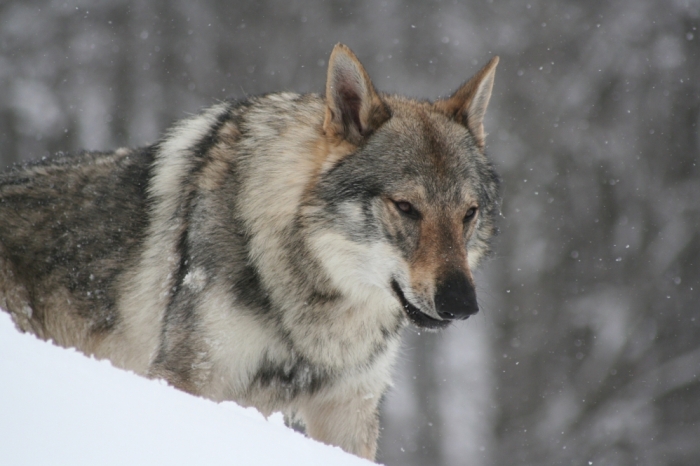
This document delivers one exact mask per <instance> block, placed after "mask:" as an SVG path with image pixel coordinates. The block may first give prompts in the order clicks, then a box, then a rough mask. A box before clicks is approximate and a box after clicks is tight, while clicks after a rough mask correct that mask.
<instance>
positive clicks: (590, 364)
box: [0, 0, 700, 466]
mask: <svg viewBox="0 0 700 466" xmlns="http://www.w3.org/2000/svg"><path fill="white" fill-rule="evenodd" d="M699 29H700V1H699V0H619V1H614V2H609V1H603V0H592V1H587V2H581V1H574V0H565V1H558V2H553V1H550V0H527V1H516V0H472V1H469V2H464V1H459V2H457V1H438V0H413V1H398V0H384V1H370V0H355V1H350V0H338V1H325V2H323V1H318V2H312V1H304V0H256V1H242V0H229V1H188V0H174V1H172V0H171V1H166V0H138V1H123V0H110V1H109V2H105V1H99V0H52V1H46V0H21V1H20V0H16V1H8V0H5V1H3V2H0V166H1V167H2V168H4V167H6V166H9V165H10V164H12V163H15V162H20V161H23V160H27V159H30V158H38V157H44V156H49V155H50V154H52V153H54V152H56V151H59V150H64V151H76V150H79V149H81V148H86V149H112V148H116V147H119V146H137V145H143V144H146V143H150V142H154V141H155V140H157V138H158V137H159V135H160V134H161V133H162V132H163V130H164V129H166V128H167V127H168V126H169V125H170V124H171V123H172V122H173V121H174V120H177V119H180V118H182V117H184V116H186V115H188V114H191V113H194V112H196V111H197V110H198V109H200V108H201V107H204V106H208V105H210V104H212V103H214V102H215V101H217V100H219V99H222V98H224V97H226V96H237V97H243V96H245V95H250V94H258V93H264V92H271V91H278V90H292V91H298V92H322V91H323V89H324V82H325V72H326V65H327V60H328V56H329V54H330V51H331V49H332V47H333V45H334V44H335V43H336V42H344V43H346V44H348V45H349V46H350V47H351V48H352V49H353V50H354V51H355V52H356V53H357V55H358V56H359V58H360V59H361V60H362V61H363V63H364V64H365V66H366V67H367V69H368V71H369V73H370V75H371V76H372V78H373V80H374V82H375V85H376V87H377V88H378V89H380V90H383V91H388V92H398V93H404V94H408V95H412V96H416V97H422V98H430V99H434V98H437V97H438V96H444V95H446V94H448V93H450V92H451V91H452V90H454V89H455V88H456V87H457V86H458V85H459V84H460V83H461V82H462V81H464V80H466V79H467V78H468V77H470V76H471V75H472V73H474V72H475V71H477V70H478V69H479V68H480V67H481V66H482V65H483V64H485V63H486V62H487V60H488V59H489V58H491V57H492V56H493V55H500V57H501V64H500V65H499V68H498V71H497V73H496V84H495V88H494V95H493V98H492V100H491V105H490V107H489V112H488V115H487V120H486V130H487V132H488V133H489V138H488V140H487V143H488V151H489V152H490V154H491V156H492V157H493V159H494V160H495V163H496V165H497V167H498V169H499V170H500V172H501V174H502V175H503V194H504V204H503V219H502V222H501V229H502V234H501V236H500V237H499V240H498V243H497V246H496V254H495V256H494V257H493V258H492V259H491V260H490V261H488V263H487V264H485V266H484V267H483V268H482V270H481V272H480V274H479V275H478V277H477V281H478V287H479V290H480V291H479V293H480V294H479V297H480V302H481V305H482V312H481V313H480V314H479V315H478V316H476V317H474V318H472V319H470V320H469V321H467V322H465V323H462V324H460V325H457V326H455V327H454V328H451V329H449V330H447V331H445V332H442V333H440V334H432V333H430V334H425V333H424V334H422V335H421V334H419V332H417V331H415V330H411V331H408V332H407V335H406V344H405V349H404V352H403V355H402V358H401V362H400V364H399V367H397V370H396V374H397V376H396V386H395V387H394V389H393V390H392V391H391V392H390V393H389V394H388V395H387V397H386V399H385V400H384V406H383V421H382V422H383V430H382V439H381V445H380V456H379V460H380V461H382V462H385V463H386V464H388V465H416V466H418V465H473V466H481V465H483V466H488V465H494V466H495V465H590V464H593V465H596V466H599V465H654V466H658V465H679V466H680V465H684V466H687V465H693V464H700V441H699V440H700V377H699V374H700V299H699V298H700V228H699V227H700V178H699V176H698V175H699V174H700V168H699V167H698V163H699V156H700V136H699V134H698V125H699V124H700V30H699ZM47 389H50V387H47ZM38 441H39V442H40V440H39V439H38Z"/></svg>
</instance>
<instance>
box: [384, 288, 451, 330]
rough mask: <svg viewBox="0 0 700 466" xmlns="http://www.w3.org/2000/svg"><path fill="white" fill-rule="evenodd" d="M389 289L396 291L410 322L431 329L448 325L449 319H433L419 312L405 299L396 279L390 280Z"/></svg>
mask: <svg viewBox="0 0 700 466" xmlns="http://www.w3.org/2000/svg"><path fill="white" fill-rule="evenodd" d="M391 289H392V290H394V293H396V297H397V298H399V302H400V303H401V306H402V307H403V308H404V310H405V311H406V315H407V316H408V318H409V319H411V322H413V323H414V325H416V326H418V327H423V328H431V329H436V328H445V327H447V326H448V325H450V322H451V320H438V319H433V318H432V317H430V316H429V315H427V314H425V313H424V312H421V310H420V309H418V308H417V307H416V306H414V305H413V304H411V303H409V302H408V299H406V295H404V294H403V291H402V290H401V287H400V286H399V284H398V283H397V282H396V280H392V281H391Z"/></svg>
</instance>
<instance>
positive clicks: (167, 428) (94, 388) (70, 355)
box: [0, 312, 372, 466]
mask: <svg viewBox="0 0 700 466" xmlns="http://www.w3.org/2000/svg"><path fill="white" fill-rule="evenodd" d="M0 374H2V375H1V376H0V456H1V457H2V463H3V464H12V465H16V466H19V465H36V464H56V465H59V464H70V465H95V464H100V465H112V464H113V465H125V464H129V465H140V464H148V465H154V464H169V465H180V464H182V465H184V464H188V465H199V464H206V465H220V464H221V465H224V464H226V465H246V466H249V465H274V464H284V465H305V466H313V465H328V464H333V465H338V466H341V465H347V466H359V465H369V464H372V463H370V462H369V461H366V460H363V459H360V458H357V457H355V456H352V455H349V454H347V453H345V452H343V451H342V450H341V449H340V448H337V447H331V446H328V445H324V444H321V443H319V442H315V441H313V440H310V439H308V438H306V437H304V436H303V435H301V434H299V433H297V432H294V431H293V430H291V429H288V428H287V427H285V426H284V424H283V421H282V416H281V415H280V414H276V415H273V416H271V417H270V418H269V419H268V420H266V419H265V418H264V417H263V416H262V415H261V414H260V413H259V412H257V411H256V410H254V409H252V408H248V409H246V408H242V407H240V406H238V405H236V404H235V403H233V402H224V403H215V402H213V401H209V400H206V399H203V398H198V397H195V396H192V395H188V394H186V393H184V392H181V391H178V390H176V389H174V388H172V387H170V386H168V385H167V384H166V383H165V382H164V381H161V380H149V379H146V378H143V377H140V376H137V375H135V374H133V373H131V372H127V371H123V370H120V369H116V368H114V367H113V366H112V365H111V364H110V363H109V362H108V361H98V360H95V359H92V358H88V357H86V356H84V355H83V354H81V353H79V352H77V351H75V350H71V349H64V348H60V347H58V346H55V345H53V344H51V343H48V342H44V341H41V340H39V339H37V338H36V337H34V336H32V335H28V334H22V333H20V332H18V331H17V330H16V329H15V326H14V324H13V323H12V321H11V319H10V317H9V315H8V314H7V313H5V312H0Z"/></svg>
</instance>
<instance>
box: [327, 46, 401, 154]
mask: <svg viewBox="0 0 700 466" xmlns="http://www.w3.org/2000/svg"><path fill="white" fill-rule="evenodd" d="M390 116H391V114H390V112H389V109H388V107H387V105H386V104H385V103H384V102H383V101H382V99H381V98H380V97H379V94H377V91H375V90H374V86H373V85H372V81H371V80H370V79H369V75H368V74H367V72H366V71H365V68H364V67H363V66H362V64H361V63H360V61H359V60H358V59H357V57H356V56H355V54H354V53H352V51H351V50H350V49H349V48H348V47H347V46H345V45H343V44H337V45H336V46H335V47H334V48H333V52H332V53H331V58H330V60H329V61H328V78H327V81H326V117H325V120H324V122H323V130H324V131H325V132H326V134H327V135H328V136H331V137H336V138H339V139H343V140H346V141H348V142H350V143H352V144H355V145H359V144H360V143H361V142H362V140H363V139H364V138H366V137H368V136H369V135H370V134H372V133H373V132H374V131H375V130H376V129H377V128H379V127H380V126H381V125H382V123H384V122H385V121H386V120H388V119H389V117H390Z"/></svg>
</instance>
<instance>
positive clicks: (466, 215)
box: [464, 207, 476, 222]
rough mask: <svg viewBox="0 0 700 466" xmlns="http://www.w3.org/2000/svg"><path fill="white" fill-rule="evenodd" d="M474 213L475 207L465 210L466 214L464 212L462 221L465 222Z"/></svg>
mask: <svg viewBox="0 0 700 466" xmlns="http://www.w3.org/2000/svg"><path fill="white" fill-rule="evenodd" d="M475 215H476V207H472V208H470V209H469V210H467V213H466V214H464V221H465V222H468V221H470V220H471V219H473V218H474V216H475Z"/></svg>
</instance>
